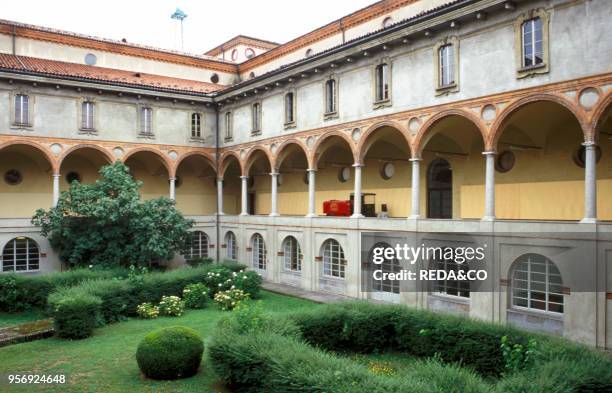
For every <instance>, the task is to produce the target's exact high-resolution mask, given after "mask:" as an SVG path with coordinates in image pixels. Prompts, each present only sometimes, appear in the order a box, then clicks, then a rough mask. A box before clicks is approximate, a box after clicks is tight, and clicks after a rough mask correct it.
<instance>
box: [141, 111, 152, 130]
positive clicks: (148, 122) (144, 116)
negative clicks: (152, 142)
mask: <svg viewBox="0 0 612 393" xmlns="http://www.w3.org/2000/svg"><path fill="white" fill-rule="evenodd" d="M152 116H153V110H152V109H151V108H148V107H146V108H141V109H140V133H141V134H142V135H153V122H152Z"/></svg>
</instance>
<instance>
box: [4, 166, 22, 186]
mask: <svg viewBox="0 0 612 393" xmlns="http://www.w3.org/2000/svg"><path fill="white" fill-rule="evenodd" d="M4 181H5V182H6V184H8V185H9V186H16V185H17V184H19V183H21V182H22V181H23V176H22V175H21V172H19V171H18V170H17V169H9V170H8V171H6V173H5V174H4Z"/></svg>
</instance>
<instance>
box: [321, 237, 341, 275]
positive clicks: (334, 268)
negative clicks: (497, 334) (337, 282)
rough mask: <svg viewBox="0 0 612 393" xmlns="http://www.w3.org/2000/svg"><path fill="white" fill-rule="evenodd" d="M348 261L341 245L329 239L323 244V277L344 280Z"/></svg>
mask: <svg viewBox="0 0 612 393" xmlns="http://www.w3.org/2000/svg"><path fill="white" fill-rule="evenodd" d="M345 268H346V259H344V250H343V249H342V246H340V243H338V242H337V241H336V240H334V239H329V240H327V241H325V243H324V244H323V275H324V276H329V277H337V278H344V271H345Z"/></svg>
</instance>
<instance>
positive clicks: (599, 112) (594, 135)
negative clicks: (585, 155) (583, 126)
mask: <svg viewBox="0 0 612 393" xmlns="http://www.w3.org/2000/svg"><path fill="white" fill-rule="evenodd" d="M610 107H612V92H610V93H608V95H607V96H605V97H604V98H603V99H602V100H600V102H599V104H598V105H597V106H596V107H595V109H594V110H593V114H592V115H591V125H590V127H589V131H590V135H589V138H588V139H585V140H586V141H592V142H597V140H598V139H599V131H600V130H599V126H600V125H601V124H600V122H601V120H602V118H603V115H604V114H605V113H606V110H608V108H610Z"/></svg>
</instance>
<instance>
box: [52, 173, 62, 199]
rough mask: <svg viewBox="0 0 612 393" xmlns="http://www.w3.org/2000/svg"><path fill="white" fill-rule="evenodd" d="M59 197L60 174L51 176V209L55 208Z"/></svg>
mask: <svg viewBox="0 0 612 393" xmlns="http://www.w3.org/2000/svg"><path fill="white" fill-rule="evenodd" d="M59 197H60V174H59V173H54V174H53V207H55V206H57V202H58V201H59Z"/></svg>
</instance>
